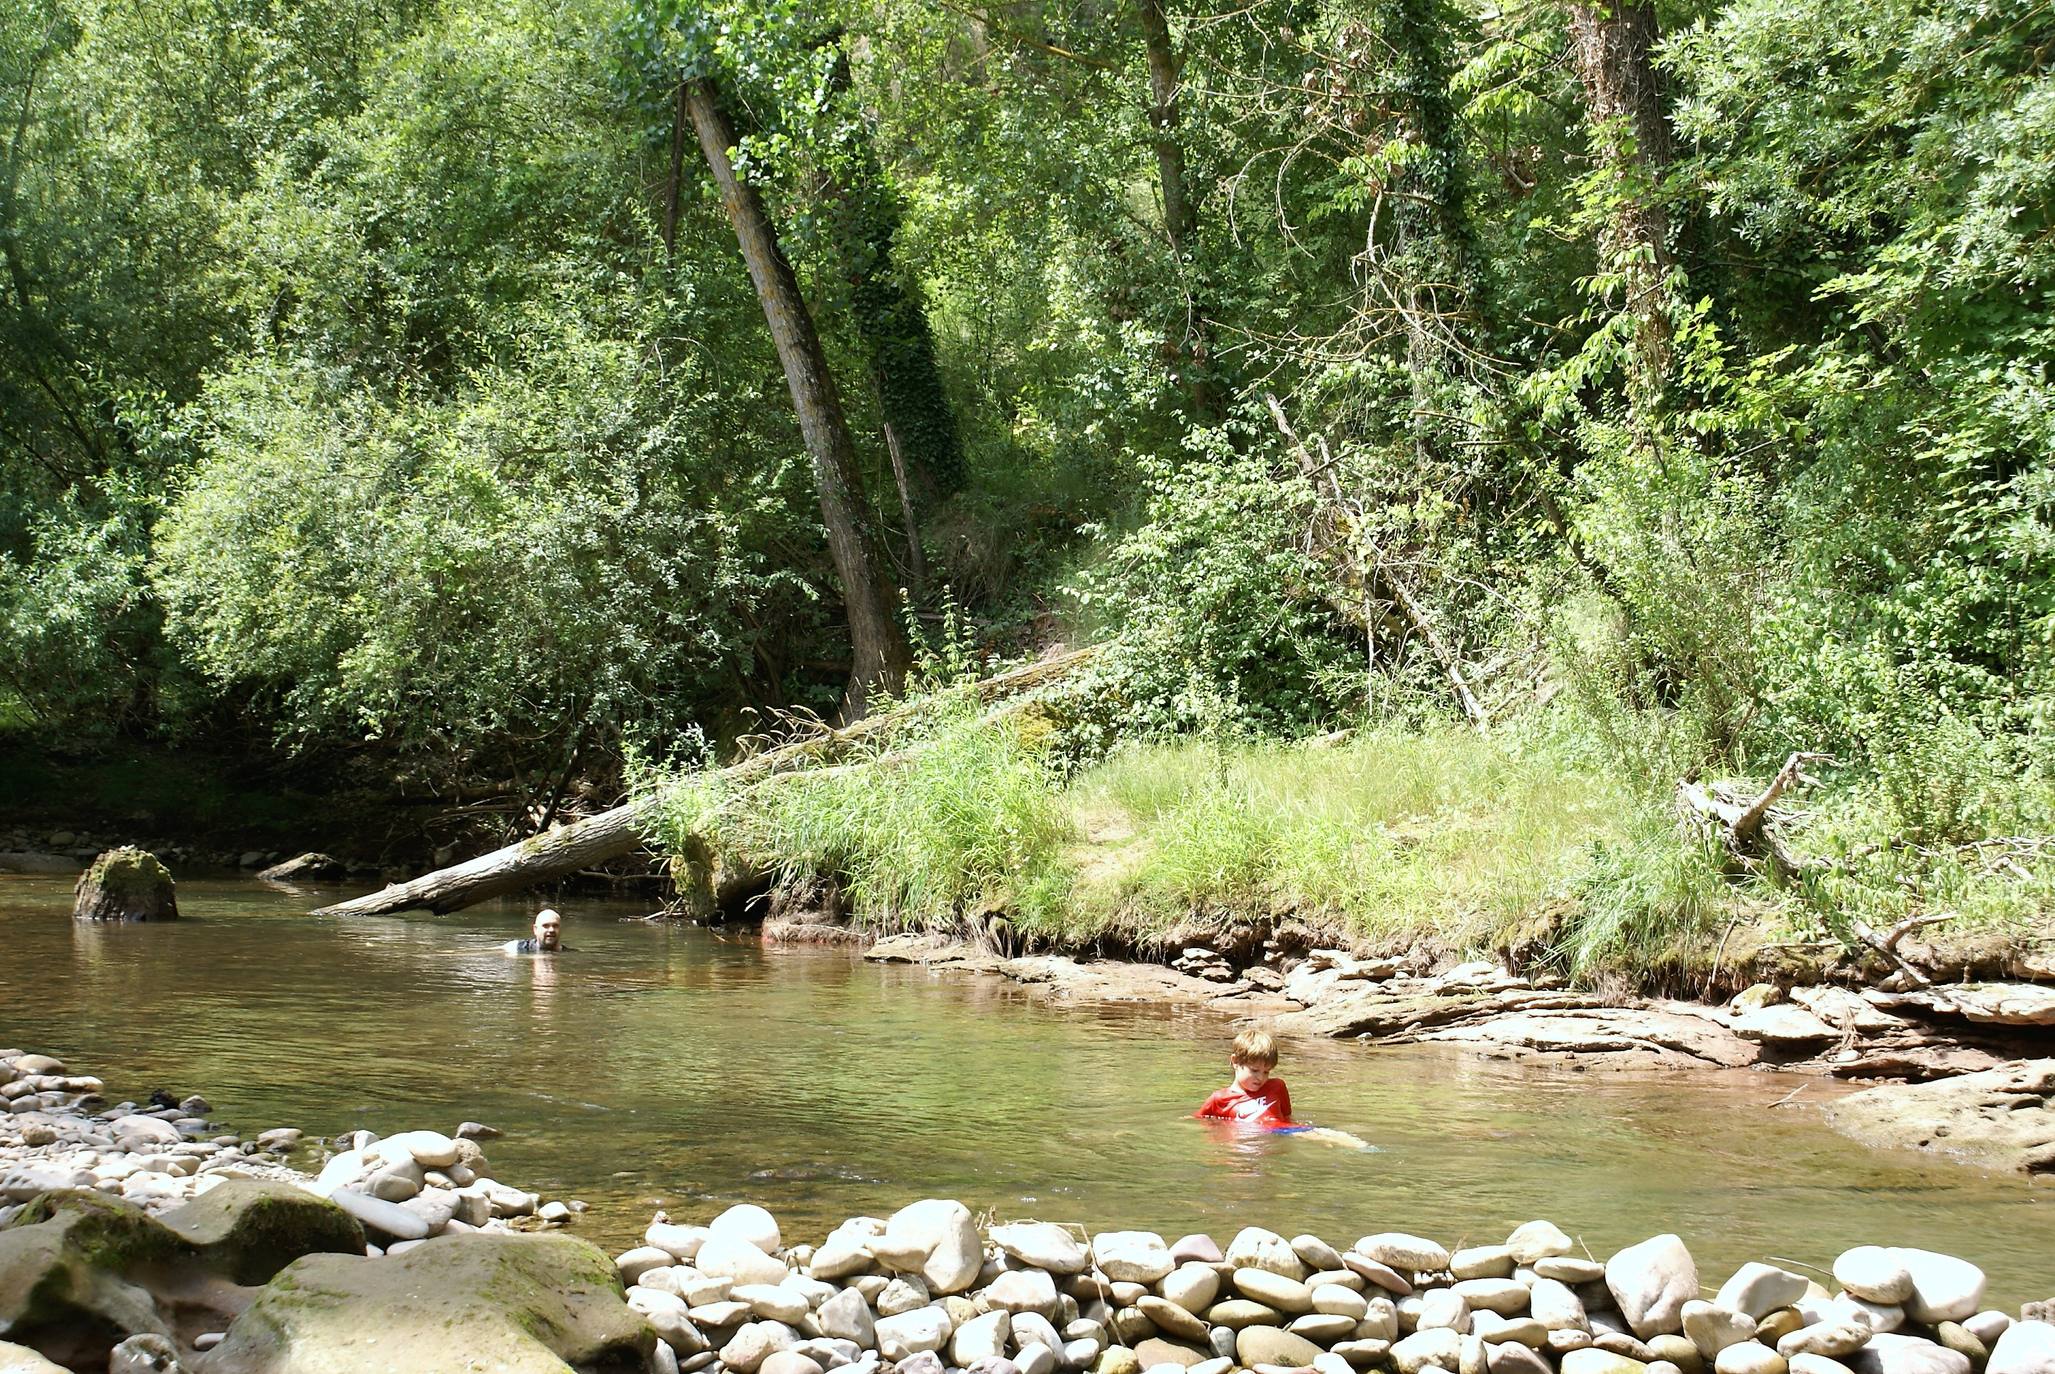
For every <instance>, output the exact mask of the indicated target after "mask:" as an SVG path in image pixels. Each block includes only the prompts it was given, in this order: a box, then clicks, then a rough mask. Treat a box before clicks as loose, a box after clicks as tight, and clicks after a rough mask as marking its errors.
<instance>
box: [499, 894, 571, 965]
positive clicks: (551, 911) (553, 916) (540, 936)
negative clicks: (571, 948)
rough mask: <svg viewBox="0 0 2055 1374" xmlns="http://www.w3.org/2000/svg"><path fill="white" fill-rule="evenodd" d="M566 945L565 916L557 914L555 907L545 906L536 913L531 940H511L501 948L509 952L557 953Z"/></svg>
mask: <svg viewBox="0 0 2055 1374" xmlns="http://www.w3.org/2000/svg"><path fill="white" fill-rule="evenodd" d="M563 947H564V918H563V917H561V916H559V915H557V913H556V909H555V908H554V907H547V906H546V907H544V908H543V909H542V910H540V911H538V912H536V913H535V936H534V938H533V939H529V940H509V941H507V942H506V943H505V944H503V945H501V946H500V948H501V949H503V950H505V951H506V952H507V953H508V954H555V953H556V952H557V951H558V950H560V949H562V948H563Z"/></svg>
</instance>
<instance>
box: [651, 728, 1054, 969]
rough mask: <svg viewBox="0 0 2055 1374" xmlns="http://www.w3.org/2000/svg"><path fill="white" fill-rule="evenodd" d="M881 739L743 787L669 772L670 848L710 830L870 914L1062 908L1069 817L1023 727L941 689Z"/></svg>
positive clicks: (910, 918) (1040, 928)
mask: <svg viewBox="0 0 2055 1374" xmlns="http://www.w3.org/2000/svg"><path fill="white" fill-rule="evenodd" d="M883 750H884V751H885V752H883V753H880V752H876V751H873V752H870V753H867V754H861V755H859V756H857V757H856V758H855V759H853V760H852V761H851V762H850V763H849V764H848V766H845V767H841V768H838V769H836V770H834V771H833V772H831V773H829V774H826V775H811V774H807V773H797V774H790V775H787V776H785V777H783V778H778V779H774V780H772V781H770V782H766V783H761V784H758V785H756V786H755V787H753V788H750V789H747V790H745V791H743V792H741V793H740V794H738V795H719V794H714V795H709V794H707V793H706V792H705V791H703V790H702V789H701V788H698V787H695V786H693V785H691V784H690V783H689V781H688V782H687V783H686V785H684V786H674V787H673V788H672V790H670V791H669V792H668V793H667V796H666V805H665V808H664V811H663V818H662V820H661V822H660V832H661V834H662V835H663V837H664V839H665V841H666V843H667V844H668V845H669V846H670V848H671V850H672V852H673V853H679V852H685V849H686V847H687V846H688V845H689V844H691V843H692V841H693V840H694V839H695V837H706V838H707V839H709V840H710V841H711V843H712V844H713V845H714V846H715V847H717V848H719V849H722V850H725V851H728V852H732V853H735V854H738V855H740V856H742V857H744V858H746V859H748V860H750V861H751V862H753V863H754V864H756V865H757V866H759V867H762V868H765V869H768V870H770V871H773V872H776V873H779V874H781V875H782V876H783V877H784V879H785V880H787V881H789V882H793V883H799V884H804V883H809V882H811V881H812V880H813V879H814V878H815V877H816V876H818V875H823V874H826V875H832V876H834V877H836V878H837V879H838V880H839V881H840V882H841V884H842V890H843V893H844V896H845V897H846V898H847V900H848V902H849V904H850V907H851V909H852V911H853V912H854V913H855V914H856V915H857V916H858V917H859V918H860V919H863V920H866V921H871V922H877V923H881V924H903V925H915V926H918V925H925V924H935V925H940V926H943V927H953V926H954V925H956V924H957V923H958V922H959V921H960V920H961V919H962V918H963V917H964V916H965V915H966V914H969V913H971V909H972V908H980V909H986V910H999V909H1003V910H1005V911H1006V913H1007V914H1008V916H1009V917H1010V918H1011V919H1012V920H1013V922H1014V924H1015V926H1016V927H1017V928H1020V929H1023V930H1029V931H1036V932H1042V933H1053V932H1055V931H1058V930H1060V929H1062V928H1063V927H1065V926H1066V925H1067V924H1068V923H1069V922H1070V920H1071V919H1072V911H1071V907H1070V904H1069V901H1068V898H1069V895H1070V883H1071V875H1070V873H1069V871H1068V870H1067V868H1066V867H1065V865H1064V864H1063V862H1062V859H1061V852H1062V848H1063V846H1064V844H1065V843H1066V842H1067V841H1068V840H1069V838H1070V836H1071V833H1072V832H1071V827H1070V823H1069V818H1068V817H1067V815H1066V814H1065V813H1064V811H1063V809H1062V808H1061V806H1060V805H1059V803H1058V801H1057V798H1056V794H1055V792H1054V790H1053V787H1052V783H1051V780H1050V777H1049V774H1048V773H1047V771H1046V770H1045V769H1044V768H1043V766H1042V763H1041V761H1040V760H1039V759H1038V758H1036V757H1035V755H1034V753H1033V752H1032V751H1031V750H1030V749H1029V748H1028V747H1027V746H1026V745H1025V744H1023V743H1022V741H1021V739H1020V737H1019V736H1017V735H1016V734H1014V733H1013V732H1012V731H1011V730H1009V729H1006V728H996V729H995V728H992V727H990V726H988V725H985V724H983V723H982V722H981V720H980V714H979V712H978V709H977V704H976V699H975V698H974V697H971V696H969V695H968V694H964V695H961V696H958V697H955V698H953V699H952V698H950V697H948V696H946V695H945V696H943V697H942V698H940V699H939V700H938V701H937V702H936V703H934V704H931V706H930V708H929V711H928V714H927V716H926V718H925V720H924V723H923V725H922V727H921V728H920V729H919V730H918V731H915V732H910V733H902V734H900V735H898V736H896V737H895V738H894V739H893V740H892V741H891V742H890V743H889V744H888V745H886V746H883ZM656 785H658V786H663V785H664V784H663V783H658V784H656Z"/></svg>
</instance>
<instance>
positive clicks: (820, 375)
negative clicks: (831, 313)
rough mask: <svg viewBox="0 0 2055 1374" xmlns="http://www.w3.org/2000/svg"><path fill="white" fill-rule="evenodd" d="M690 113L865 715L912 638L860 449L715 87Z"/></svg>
mask: <svg viewBox="0 0 2055 1374" xmlns="http://www.w3.org/2000/svg"><path fill="white" fill-rule="evenodd" d="M685 108H686V113H687V115H688V116H689V117H690V118H691V120H692V127H693V130H694V132H695V133H697V134H698V136H699V147H700V151H701V152H703V153H704V154H705V155H706V165H707V167H708V169H709V170H710V171H712V173H713V177H714V181H715V182H716V183H717V184H718V185H719V186H720V188H721V203H722V205H723V206H724V207H725V208H726V209H727V212H728V219H729V222H730V223H732V224H733V225H734V228H735V238H736V240H737V241H738V242H739V243H740V244H741V246H742V258H743V261H745V262H746V263H748V265H749V276H750V280H751V281H753V282H755V284H756V294H757V299H758V300H759V301H760V302H762V304H763V313H764V321H765V323H766V324H768V325H769V326H770V331H771V341H772V342H773V343H774V344H776V345H777V349H778V361H779V362H780V363H781V364H783V366H784V369H785V384H786V386H787V387H788V388H789V389H790V390H791V392H792V406H793V409H794V410H796V411H797V412H798V415H799V430H800V433H801V434H802V435H803V436H804V437H805V439H806V449H807V452H808V454H809V455H811V457H812V459H813V474H814V483H815V486H816V487H817V488H818V489H819V492H820V501H821V521H822V523H823V524H825V525H826V526H827V531H828V552H829V554H830V555H831V556H832V557H833V558H834V560H835V574H836V576H837V578H838V579H839V580H840V581H841V584H842V602H843V605H844V606H845V607H846V608H847V611H848V614H849V642H850V649H851V651H852V660H853V661H852V664H851V667H850V672H849V692H848V695H847V697H846V698H845V700H844V703H843V714H844V716H845V717H847V718H849V719H855V718H856V717H859V716H861V715H863V713H864V710H865V708H866V705H867V703H868V702H869V700H870V698H871V697H872V696H873V695H874V694H876V693H878V692H880V691H884V692H892V691H896V690H898V688H899V687H900V685H901V684H902V683H904V681H905V679H906V671H907V669H908V668H909V667H910V666H911V665H912V662H913V654H912V651H911V649H910V648H909V647H908V645H907V641H906V632H905V630H904V629H903V628H902V627H901V626H900V623H899V618H898V616H897V615H896V614H895V606H896V604H897V600H898V598H897V596H896V593H895V589H894V588H893V585H892V576H891V564H890V562H889V561H888V560H887V559H886V557H885V551H884V545H883V543H882V542H881V541H880V540H879V537H878V532H877V523H876V520H875V519H874V517H873V516H872V513H871V507H870V501H869V499H868V498H867V497H865V495H864V491H863V482H862V478H861V476H860V475H859V473H858V471H857V467H856V446H855V444H854V443H853V442H852V441H851V439H850V437H849V424H848V421H847V420H845V419H844V418H843V415H842V399H841V396H840V395H839V394H838V393H837V392H836V390H835V378H834V374H833V373H831V372H830V371H829V370H828V358H827V354H826V352H825V351H824V350H823V349H822V348H821V340H820V334H819V332H818V331H817V330H816V329H815V328H814V323H813V315H812V313H811V312H810V311H808V309H807V307H806V300H805V298H804V297H803V296H802V295H801V294H800V291H799V278H798V276H797V275H796V274H794V272H793V271H792V264H791V263H790V262H788V261H786V258H785V254H784V251H783V249H781V248H780V247H779V246H778V236H777V233H776V231H775V230H773V229H772V227H771V221H770V216H769V215H768V214H767V213H766V211H765V209H764V204H763V198H762V197H761V196H759V195H758V194H757V193H756V189H755V188H754V187H752V186H750V185H748V184H747V183H745V182H744V181H743V180H742V179H741V178H740V177H738V176H737V175H736V174H735V165H734V163H733V162H732V161H731V160H730V158H729V156H728V151H729V149H731V148H733V147H734V146H735V131H734V129H733V127H732V126H731V125H730V124H729V123H728V117H727V114H726V113H725V112H724V111H723V110H722V109H721V106H720V101H719V98H718V96H717V95H716V93H715V91H714V87H713V83H712V82H711V81H709V80H707V79H706V78H705V77H694V78H692V79H690V80H688V81H687V82H686V83H685Z"/></svg>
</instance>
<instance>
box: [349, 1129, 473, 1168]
mask: <svg viewBox="0 0 2055 1374" xmlns="http://www.w3.org/2000/svg"><path fill="white" fill-rule="evenodd" d="M371 1154H372V1155H374V1156H375V1157H377V1158H378V1159H379V1160H381V1161H383V1162H384V1163H386V1164H418V1165H420V1166H421V1167H422V1168H424V1169H447V1168H449V1167H450V1166H451V1165H453V1164H455V1163H456V1162H457V1161H458V1158H459V1156H458V1153H457V1142H456V1141H454V1140H451V1139H450V1138H449V1137H448V1136H446V1135H443V1134H441V1133H440V1132H438V1131H401V1132H400V1133H399V1134H398V1135H389V1136H387V1137H386V1138H385V1139H383V1140H381V1141H379V1142H378V1143H377V1144H376V1145H374V1146H372V1147H371Z"/></svg>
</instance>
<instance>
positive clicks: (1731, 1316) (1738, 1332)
mask: <svg viewBox="0 0 2055 1374" xmlns="http://www.w3.org/2000/svg"><path fill="white" fill-rule="evenodd" d="M1683 1320H1684V1334H1685V1335H1686V1336H1688V1337H1690V1338H1691V1344H1692V1345H1694V1346H1696V1347H1697V1348H1698V1353H1699V1354H1700V1355H1701V1356H1703V1357H1704V1358H1706V1359H1708V1360H1710V1359H1713V1358H1715V1357H1716V1356H1718V1355H1719V1353H1720V1352H1721V1351H1722V1350H1725V1349H1726V1348H1727V1347H1728V1346H1730V1345H1739V1344H1741V1343H1742V1342H1743V1341H1752V1340H1754V1339H1755V1318H1753V1317H1751V1316H1749V1315H1748V1314H1747V1313H1745V1312H1735V1311H1733V1310H1731V1309H1729V1308H1725V1307H1721V1306H1720V1305H1719V1304H1717V1303H1710V1302H1702V1301H1700V1300H1699V1299H1696V1298H1694V1299H1692V1300H1691V1301H1690V1302H1687V1303H1685V1304H1684V1311H1683Z"/></svg>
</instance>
